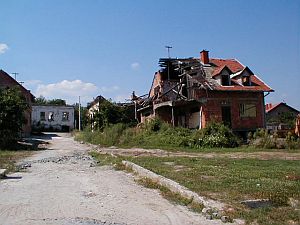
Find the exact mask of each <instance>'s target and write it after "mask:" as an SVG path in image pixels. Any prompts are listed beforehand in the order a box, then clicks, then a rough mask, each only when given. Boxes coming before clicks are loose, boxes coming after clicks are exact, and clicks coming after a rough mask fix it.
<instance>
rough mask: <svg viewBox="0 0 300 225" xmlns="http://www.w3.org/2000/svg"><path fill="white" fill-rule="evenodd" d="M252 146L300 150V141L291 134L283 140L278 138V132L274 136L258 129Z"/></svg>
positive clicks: (251, 143)
mask: <svg viewBox="0 0 300 225" xmlns="http://www.w3.org/2000/svg"><path fill="white" fill-rule="evenodd" d="M250 145H252V146H254V147H256V148H264V149H283V148H285V149H300V139H299V138H298V137H297V136H296V135H294V134H292V133H291V132H289V133H288V135H287V136H286V138H285V139H283V138H278V134H277V133H276V132H275V133H274V134H269V133H268V131H267V130H265V129H257V131H256V132H255V133H254V134H253V139H252V140H251V141H250Z"/></svg>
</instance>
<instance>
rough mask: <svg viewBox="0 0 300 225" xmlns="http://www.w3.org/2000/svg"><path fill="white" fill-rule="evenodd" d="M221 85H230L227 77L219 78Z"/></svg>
mask: <svg viewBox="0 0 300 225" xmlns="http://www.w3.org/2000/svg"><path fill="white" fill-rule="evenodd" d="M221 84H222V85H223V86H229V85H230V77H229V76H228V75H222V76H221Z"/></svg>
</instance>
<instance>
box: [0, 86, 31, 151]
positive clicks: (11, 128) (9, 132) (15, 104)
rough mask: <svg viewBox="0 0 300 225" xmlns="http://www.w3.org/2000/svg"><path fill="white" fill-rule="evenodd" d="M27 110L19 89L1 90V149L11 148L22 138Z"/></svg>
mask: <svg viewBox="0 0 300 225" xmlns="http://www.w3.org/2000/svg"><path fill="white" fill-rule="evenodd" d="M26 109H28V104H27V102H26V100H25V98H24V97H23V96H22V95H21V92H20V90H19V89H18V88H17V87H15V88H9V89H0V137H1V138H0V148H9V147H11V146H12V145H14V144H15V143H16V141H17V140H18V139H19V138H20V132H21V130H22V125H23V124H24V123H25V122H26V120H25V116H24V112H25V110H26Z"/></svg>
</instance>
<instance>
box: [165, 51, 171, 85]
mask: <svg viewBox="0 0 300 225" xmlns="http://www.w3.org/2000/svg"><path fill="white" fill-rule="evenodd" d="M165 47H166V49H168V58H169V61H168V80H170V63H171V60H170V59H171V57H170V48H172V46H168V45H167V46H165Z"/></svg>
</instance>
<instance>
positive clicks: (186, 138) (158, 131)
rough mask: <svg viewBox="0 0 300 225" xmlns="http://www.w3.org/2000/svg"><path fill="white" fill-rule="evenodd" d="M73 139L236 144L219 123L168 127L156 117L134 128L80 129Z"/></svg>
mask: <svg viewBox="0 0 300 225" xmlns="http://www.w3.org/2000/svg"><path fill="white" fill-rule="evenodd" d="M76 139H77V140H81V141H85V142H89V143H92V144H100V145H103V146H111V145H115V146H122V147H137V146H138V147H146V148H172V147H174V148H177V147H186V148H194V149H195V148H204V147H236V146H238V143H239V140H238V138H237V137H236V136H235V135H234V134H233V133H232V132H231V131H230V129H229V128H228V127H226V126H225V125H223V124H217V123H211V124H210V125H208V127H207V128H204V129H202V130H194V131H193V130H190V129H187V128H182V127H172V126H171V125H169V124H167V123H164V122H162V121H160V120H158V119H154V120H150V121H149V122H147V123H145V124H140V125H139V126H138V127H129V126H126V125H124V124H120V123H119V124H115V125H112V126H105V127H104V128H103V130H102V131H94V132H91V130H88V129H86V130H84V131H83V132H81V133H77V134H76Z"/></svg>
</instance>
